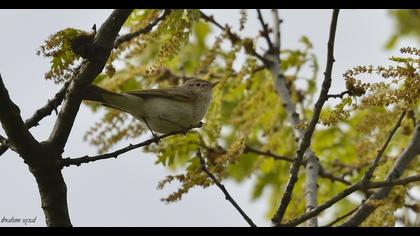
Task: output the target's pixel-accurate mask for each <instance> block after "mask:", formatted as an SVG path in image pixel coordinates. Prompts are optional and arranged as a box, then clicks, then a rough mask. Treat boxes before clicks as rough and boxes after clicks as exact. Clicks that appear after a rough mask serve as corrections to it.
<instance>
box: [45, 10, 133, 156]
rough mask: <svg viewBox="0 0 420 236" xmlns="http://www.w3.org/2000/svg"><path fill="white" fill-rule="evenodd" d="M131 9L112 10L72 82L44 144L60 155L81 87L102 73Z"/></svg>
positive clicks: (78, 102) (69, 128) (79, 96)
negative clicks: (86, 61)
mask: <svg viewBox="0 0 420 236" xmlns="http://www.w3.org/2000/svg"><path fill="white" fill-rule="evenodd" d="M131 11H132V10H127V9H124V10H114V11H113V12H112V13H111V15H110V16H109V17H108V18H107V20H106V21H105V22H104V23H103V24H102V26H101V27H100V28H99V30H98V32H97V34H96V35H95V39H94V43H93V51H94V54H93V55H94V57H92V58H90V60H89V62H88V63H86V65H84V66H82V68H81V71H80V73H78V74H77V75H76V76H75V78H74V79H73V80H72V82H71V84H70V86H69V89H68V91H67V94H66V99H65V101H64V104H63V106H62V108H61V111H60V113H59V115H58V117H57V120H56V122H55V124H54V128H53V130H52V132H51V135H50V137H49V139H48V141H47V145H48V146H49V147H51V148H54V149H53V150H54V151H55V152H57V153H59V154H61V153H62V152H63V151H64V146H65V144H66V143H67V139H68V137H69V134H70V131H71V129H72V127H73V123H74V120H75V118H76V115H77V112H78V110H79V107H80V103H81V92H82V90H83V88H84V87H85V86H86V85H87V84H89V83H91V82H92V81H93V80H94V79H95V78H96V76H97V75H98V74H99V73H101V71H102V69H103V67H104V66H105V63H106V61H107V59H108V56H109V54H110V52H111V50H112V49H113V47H114V41H115V38H116V37H117V35H118V32H119V31H120V29H121V27H122V25H123V24H124V22H125V20H126V19H127V17H128V16H129V15H130V13H131Z"/></svg>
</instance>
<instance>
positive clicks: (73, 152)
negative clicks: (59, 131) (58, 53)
mask: <svg viewBox="0 0 420 236" xmlns="http://www.w3.org/2000/svg"><path fill="white" fill-rule="evenodd" d="M110 12H111V10H103V9H102V10H0V31H1V32H2V37H1V38H0V52H1V56H0V73H1V75H2V77H3V81H4V83H5V85H6V87H7V89H8V90H9V94H10V96H11V98H12V99H13V101H14V102H15V103H16V104H17V105H18V106H19V107H20V110H21V115H22V117H23V119H26V118H28V117H29V116H31V115H32V114H33V112H34V111H35V110H36V109H38V108H40V107H41V106H43V105H44V104H46V102H47V100H48V99H50V98H51V97H53V95H54V94H55V93H56V92H57V91H58V90H59V88H60V87H59V86H57V85H55V84H54V83H53V82H52V81H45V80H44V79H43V78H44V73H45V72H46V71H47V70H48V68H49V64H48V60H46V59H45V58H42V57H40V56H36V55H35V52H36V49H37V48H38V47H39V46H40V45H41V44H42V43H43V41H44V40H45V39H47V37H48V36H49V35H50V34H52V33H54V32H56V31H59V30H61V29H63V28H65V27H73V28H78V29H82V30H86V31H88V30H90V29H91V27H92V25H93V24H97V26H98V27H99V26H100V25H101V23H102V22H103V21H104V20H105V19H106V17H107V16H108V15H109V14H110ZM205 12H207V13H210V14H214V16H215V18H216V20H218V21H219V22H221V23H222V25H223V24H224V23H229V24H230V25H233V26H234V29H235V30H237V29H238V22H239V20H238V19H239V14H238V11H237V10H206V11H205ZM263 13H264V16H265V19H266V21H270V20H271V15H270V14H269V11H263ZM280 15H281V18H282V19H283V20H284V23H283V24H282V28H281V31H282V47H284V48H296V47H300V46H301V45H300V43H299V42H298V40H299V38H300V37H301V36H302V35H306V36H308V37H309V39H310V40H311V41H312V43H313V45H314V52H315V53H316V55H317V56H318V61H319V66H320V75H322V73H323V71H324V69H325V61H326V51H327V46H326V45H327V39H328V30H329V25H330V19H331V10H281V11H280ZM248 17H249V20H248V23H247V24H246V28H247V29H246V30H245V32H244V33H243V34H242V35H253V34H255V32H257V30H259V29H260V24H259V22H258V21H257V20H256V13H255V10H249V11H248ZM392 23H393V22H392V21H391V19H390V18H389V16H388V14H387V12H386V11H384V10H343V11H341V12H340V15H339V20H338V26H337V35H336V43H335V59H336V62H335V64H334V70H333V85H332V89H331V93H339V92H342V91H343V90H344V83H343V79H342V77H341V75H342V74H343V73H344V72H345V70H346V69H349V68H351V67H352V66H356V65H369V64H373V65H378V64H384V63H387V62H386V59H387V58H389V57H390V56H392V55H399V54H398V48H399V47H400V46H418V45H416V41H414V40H410V39H406V40H402V41H401V42H400V43H399V44H398V45H397V47H396V48H395V49H394V50H391V51H385V50H383V47H384V44H385V42H386V40H387V39H388V38H389V37H390V35H391V33H392V29H393V24H392ZM214 32H215V33H219V31H218V30H215V31H214ZM261 45H262V46H265V45H264V44H261ZM320 78H322V77H321V76H320ZM101 115H102V113H97V114H92V112H91V111H90V110H89V109H88V108H87V107H85V106H84V105H83V106H82V107H81V109H80V111H79V113H78V115H77V118H76V121H75V124H74V127H73V130H72V132H71V135H70V138H69V141H68V143H67V145H66V148H65V153H64V156H65V157H67V156H71V157H78V156H82V155H86V154H90V155H93V154H95V153H96V149H95V147H93V146H90V145H89V144H88V143H87V142H84V141H83V134H84V132H85V131H86V130H87V129H88V128H89V127H90V126H91V125H93V124H94V122H96V121H98V120H99V119H100V118H101ZM55 118H56V117H55V115H52V116H49V117H47V118H45V119H43V120H42V121H41V122H40V125H39V126H38V127H35V128H32V129H31V132H32V133H33V134H34V136H35V137H36V138H38V140H40V141H42V140H45V139H46V138H47V137H48V135H49V133H50V132H51V129H52V125H53V122H54V120H55ZM0 134H2V135H3V136H4V135H5V134H4V131H3V129H2V128H0ZM145 138H148V136H145V137H139V138H137V139H136V140H132V141H131V142H132V143H134V142H138V141H140V140H144V139H145ZM127 144H128V141H127V142H126V141H124V142H121V143H120V144H119V145H117V146H115V147H114V148H113V150H116V149H117V148H119V147H123V146H126V145H127ZM154 162H155V157H154V156H153V155H150V154H144V153H142V151H141V150H140V149H138V150H134V151H131V152H129V153H126V154H124V155H123V156H121V157H120V158H118V159H111V160H105V161H98V162H94V163H89V164H85V165H82V166H81V167H68V168H65V169H64V170H63V175H64V178H65V181H66V184H67V189H68V206H69V213H70V217H71V221H72V224H73V225H74V226H248V224H247V223H246V222H245V221H244V220H243V218H242V217H241V216H240V215H239V213H238V212H237V211H236V210H235V209H234V207H233V206H232V205H231V204H230V203H229V202H227V201H226V200H225V199H224V195H223V193H222V192H221V191H220V190H219V189H217V188H216V187H214V186H213V187H210V188H207V189H202V188H194V189H192V190H191V191H190V193H188V194H187V195H185V196H184V198H183V199H182V200H181V201H179V202H176V203H172V204H165V203H162V202H161V201H160V198H162V197H165V196H167V195H168V194H169V193H171V191H173V190H175V189H176V188H177V187H178V185H177V183H173V184H171V185H170V186H169V187H168V188H165V189H164V190H157V189H156V186H157V184H158V182H159V181H160V180H162V179H163V178H164V177H165V176H166V175H168V174H170V173H171V172H169V171H168V170H166V169H165V168H163V167H162V166H161V165H155V164H154ZM287 174H288V173H285V175H287ZM253 181H254V178H250V179H249V181H246V182H243V183H241V184H236V183H233V182H232V181H224V182H223V183H224V184H225V185H226V187H227V189H228V191H229V192H230V193H231V195H232V196H233V198H234V199H235V200H236V201H237V202H238V204H239V205H240V206H241V207H242V208H243V210H244V211H245V212H246V213H247V214H248V215H249V216H250V218H252V219H253V221H254V222H255V223H256V224H257V225H258V226H269V225H270V221H269V219H268V218H266V217H265V213H266V211H267V207H268V206H267V201H266V198H262V199H260V200H258V201H251V198H250V196H251V194H250V193H251V190H252V188H251V187H252V183H253ZM0 187H1V195H0V221H1V218H3V217H6V218H11V217H14V218H34V217H37V220H36V222H35V223H34V224H28V225H27V226H45V220H44V214H43V212H42V209H41V203H40V197H39V193H38V189H37V186H36V182H35V179H34V177H33V176H32V175H31V174H30V172H29V170H28V168H27V166H26V164H24V163H23V160H22V159H21V158H20V157H19V156H18V155H17V154H16V153H14V152H12V151H10V150H9V151H7V152H6V153H5V154H4V155H3V156H1V157H0ZM326 218H328V217H325V218H324V220H325V219H326ZM321 223H326V222H321ZM4 226H24V225H23V224H5V223H0V227H4Z"/></svg>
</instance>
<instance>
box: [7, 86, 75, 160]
mask: <svg viewBox="0 0 420 236" xmlns="http://www.w3.org/2000/svg"><path fill="white" fill-rule="evenodd" d="M69 84H70V81H67V82H66V83H65V84H64V86H63V87H62V88H61V89H60V91H59V92H58V93H56V94H55V96H54V98H53V99H51V100H49V101H48V103H47V104H46V105H45V106H43V107H41V108H40V109H38V110H37V111H35V113H34V114H33V115H32V116H31V117H30V118H28V119H27V120H25V125H26V127H27V128H28V129H30V128H32V127H34V126H37V125H38V122H39V121H41V120H42V119H43V118H44V117H46V116H49V115H50V114H51V112H52V111H54V110H55V111H56V109H57V107H58V106H59V105H60V104H61V102H62V101H63V99H64V95H65V93H66V90H67V88H68V86H69ZM7 149H8V147H7V146H6V145H3V144H0V156H1V155H3V153H5V152H6V151H7Z"/></svg>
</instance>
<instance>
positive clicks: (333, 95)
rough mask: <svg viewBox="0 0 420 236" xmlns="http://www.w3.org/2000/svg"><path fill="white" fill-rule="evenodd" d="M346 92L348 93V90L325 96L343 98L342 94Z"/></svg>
mask: <svg viewBox="0 0 420 236" xmlns="http://www.w3.org/2000/svg"><path fill="white" fill-rule="evenodd" d="M346 94H350V91H347V90H346V91H344V92H341V93H339V94H328V95H327V98H343V97H344V95H346Z"/></svg>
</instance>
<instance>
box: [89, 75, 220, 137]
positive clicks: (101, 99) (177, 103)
mask: <svg viewBox="0 0 420 236" xmlns="http://www.w3.org/2000/svg"><path fill="white" fill-rule="evenodd" d="M217 83H218V82H215V83H211V82H209V81H206V80H202V79H197V78H193V79H189V80H187V81H186V82H185V83H184V84H183V85H181V86H179V87H171V88H163V89H146V90H135V91H128V92H125V93H122V94H118V93H114V92H111V91H108V90H105V89H103V88H100V87H98V86H95V85H88V86H87V88H86V91H85V93H84V97H83V100H87V101H94V102H98V103H101V104H103V105H105V106H109V107H112V108H115V109H118V110H121V111H124V112H127V113H129V114H131V115H132V116H134V117H135V118H136V119H138V120H140V121H142V122H144V123H146V125H147V127H148V128H149V129H150V131H151V132H152V134H153V135H154V136H156V134H155V133H154V132H158V133H169V132H172V131H180V130H185V129H187V128H188V127H190V126H192V125H196V124H198V123H199V122H200V121H201V119H203V117H204V115H205V114H206V112H207V109H208V107H209V105H210V102H211V97H212V89H213V87H214V86H215V85H216V84H217ZM153 131H154V132H153Z"/></svg>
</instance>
